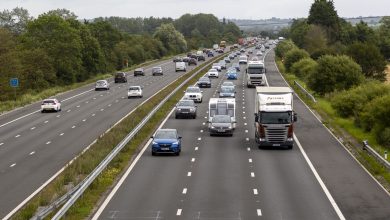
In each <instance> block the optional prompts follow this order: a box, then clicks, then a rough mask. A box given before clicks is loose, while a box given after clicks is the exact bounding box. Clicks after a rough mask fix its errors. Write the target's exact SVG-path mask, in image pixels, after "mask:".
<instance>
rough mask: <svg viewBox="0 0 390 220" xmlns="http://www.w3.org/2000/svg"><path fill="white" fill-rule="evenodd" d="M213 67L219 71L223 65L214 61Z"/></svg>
mask: <svg viewBox="0 0 390 220" xmlns="http://www.w3.org/2000/svg"><path fill="white" fill-rule="evenodd" d="M211 68H213V69H216V70H218V72H221V71H222V67H221V65H220V64H219V63H213V66H212V67H211Z"/></svg>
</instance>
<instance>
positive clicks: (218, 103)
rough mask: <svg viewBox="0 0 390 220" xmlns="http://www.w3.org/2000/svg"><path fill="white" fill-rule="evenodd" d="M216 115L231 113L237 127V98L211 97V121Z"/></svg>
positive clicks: (234, 125)
mask: <svg viewBox="0 0 390 220" xmlns="http://www.w3.org/2000/svg"><path fill="white" fill-rule="evenodd" d="M214 115H229V116H230V117H231V119H232V122H233V128H235V127H236V99H235V98H210V101H209V121H212V119H213V117H214Z"/></svg>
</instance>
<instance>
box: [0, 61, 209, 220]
mask: <svg viewBox="0 0 390 220" xmlns="http://www.w3.org/2000/svg"><path fill="white" fill-rule="evenodd" d="M206 59H207V60H208V59H209V58H206ZM201 63H203V62H199V64H201ZM153 66H161V67H162V68H163V71H164V75H163V76H152V74H151V68H152V67H153ZM194 67H195V66H193V65H191V66H188V67H187V72H188V71H190V70H192V69H193V68H194ZM174 68H175V64H174V63H173V62H172V60H168V61H162V62H159V63H157V64H153V65H150V66H147V67H145V76H137V77H134V75H133V72H129V73H128V74H127V78H128V83H124V84H122V83H118V84H115V83H114V82H113V79H109V81H110V84H111V87H110V90H108V91H94V84H90V85H87V86H84V87H82V88H79V89H76V90H73V91H70V92H66V93H63V94H60V95H58V96H56V98H57V99H58V100H60V101H61V102H62V111H61V112H58V113H54V112H53V113H41V112H40V103H34V104H32V105H29V106H26V107H24V108H20V109H18V110H15V111H12V112H10V113H7V114H4V115H2V116H0V195H1V196H0V218H3V217H4V216H6V215H7V214H8V213H9V212H11V210H13V209H14V208H15V207H17V206H18V205H19V204H20V203H21V202H22V201H24V200H25V199H26V198H28V197H29V196H30V195H31V194H32V193H33V192H35V191H36V190H37V189H39V187H41V186H42V185H43V184H44V183H47V182H48V181H49V179H50V178H51V177H53V176H54V175H55V174H57V173H58V172H59V171H60V170H61V169H62V168H63V166H64V165H65V164H67V163H68V162H69V161H70V160H72V159H73V158H74V157H75V156H76V155H78V154H80V152H82V151H83V150H84V149H85V148H86V147H87V146H88V145H89V144H90V143H92V142H93V141H94V140H95V139H96V138H98V137H99V135H101V134H102V133H104V132H105V131H106V130H107V129H109V128H110V127H111V126H112V125H114V124H115V123H116V122H117V121H119V120H120V119H121V118H123V117H124V116H125V115H126V114H128V113H129V112H130V111H131V110H133V109H134V108H135V107H136V106H138V105H139V104H140V103H142V102H143V101H145V100H146V99H147V98H149V97H150V96H152V95H154V94H155V93H157V92H158V91H159V90H161V89H162V88H163V87H165V86H166V85H168V84H169V83H170V82H173V81H174V80H175V79H177V78H178V76H181V75H183V74H184V72H175V69H174ZM129 85H140V86H143V87H144V89H143V98H132V99H128V98H127V88H128V86H129Z"/></svg>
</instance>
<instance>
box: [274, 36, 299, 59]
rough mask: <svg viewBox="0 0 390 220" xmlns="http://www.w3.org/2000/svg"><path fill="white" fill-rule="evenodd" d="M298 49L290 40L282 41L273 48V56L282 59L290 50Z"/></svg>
mask: <svg viewBox="0 0 390 220" xmlns="http://www.w3.org/2000/svg"><path fill="white" fill-rule="evenodd" d="M295 48H298V47H297V46H296V45H295V44H294V42H292V41H291V40H284V41H282V42H280V43H279V44H278V45H277V46H276V48H275V55H276V56H277V57H279V58H281V59H284V57H285V56H286V53H287V52H288V51H290V50H292V49H295Z"/></svg>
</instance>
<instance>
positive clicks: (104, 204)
mask: <svg viewBox="0 0 390 220" xmlns="http://www.w3.org/2000/svg"><path fill="white" fill-rule="evenodd" d="M174 110H175V108H173V109H172V110H171V112H170V113H169V114H168V115H167V117H166V118H165V119H164V121H163V122H162V123H161V124H160V126H159V127H158V129H160V128H162V126H163V125H164V124H165V123H166V122H167V121H168V119H169V117H170V116H171V114H172V113H173V112H174ZM151 142H152V139H149V141H148V142H146V144H145V145H144V147H143V148H142V150H141V151H140V153H139V154H138V155H137V157H136V158H135V159H134V161H133V163H132V164H131V165H130V167H129V168H128V169H127V170H126V172H125V173H124V175H123V176H122V177H121V179H120V180H119V182H118V183H117V184H116V185H115V187H114V188H113V189H112V191H111V192H110V194H109V195H108V196H107V198H106V199H105V200H104V202H103V203H102V204H101V206H100V207H99V209H98V210H97V211H96V213H95V215H94V216H93V217H92V220H97V219H98V218H99V216H100V215H101V214H102V213H103V211H104V209H105V208H106V206H107V205H108V203H109V202H110V201H111V199H112V198H113V197H114V195H115V194H116V192H117V191H118V190H119V188H120V187H121V185H122V184H123V183H124V182H125V180H126V178H127V177H128V176H129V174H130V173H131V171H132V170H133V168H134V167H135V165H136V164H137V162H138V161H139V160H140V158H141V156H142V155H143V154H144V152H145V151H146V149H147V148H148V146H149V145H150V143H151Z"/></svg>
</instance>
